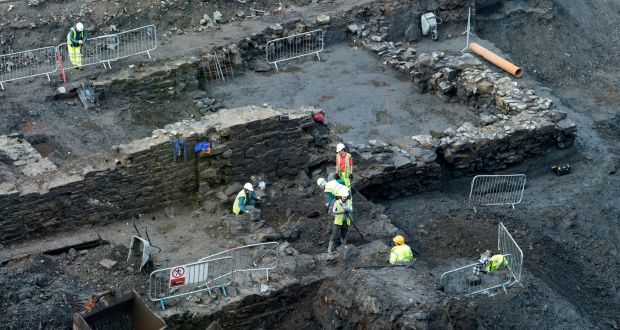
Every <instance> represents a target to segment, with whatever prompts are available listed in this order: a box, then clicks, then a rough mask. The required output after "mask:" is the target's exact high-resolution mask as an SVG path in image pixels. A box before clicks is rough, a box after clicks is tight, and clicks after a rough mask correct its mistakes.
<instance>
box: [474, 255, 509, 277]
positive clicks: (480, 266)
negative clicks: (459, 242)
mask: <svg viewBox="0 0 620 330" xmlns="http://www.w3.org/2000/svg"><path fill="white" fill-rule="evenodd" d="M490 254H491V252H490V251H486V252H485V253H483V254H481V255H480V259H478V263H477V264H476V266H475V267H474V269H473V271H474V274H475V275H480V274H481V273H490V272H493V271H496V270H498V269H500V268H502V267H507V266H508V259H507V258H506V256H505V255H503V254H501V253H497V254H494V255H493V256H492V257H490V258H489V255H490Z"/></svg>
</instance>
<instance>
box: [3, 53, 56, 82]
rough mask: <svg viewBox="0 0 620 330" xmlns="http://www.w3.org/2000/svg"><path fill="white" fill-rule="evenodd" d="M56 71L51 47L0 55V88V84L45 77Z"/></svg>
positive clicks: (54, 57)
mask: <svg viewBox="0 0 620 330" xmlns="http://www.w3.org/2000/svg"><path fill="white" fill-rule="evenodd" d="M57 70H58V63H57V62H56V48H55V47H53V46H49V47H43V48H37V49H30V50H25V51H23V52H17V53H11V54H4V55H0V88H2V90H4V85H3V84H2V83H4V82H7V81H13V80H18V79H24V78H30V77H36V76H42V75H47V79H48V80H49V79H50V77H49V74H50V73H54V72H56V71H57Z"/></svg>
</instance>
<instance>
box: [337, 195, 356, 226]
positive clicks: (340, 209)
mask: <svg viewBox="0 0 620 330" xmlns="http://www.w3.org/2000/svg"><path fill="white" fill-rule="evenodd" d="M345 208H346V209H347V210H349V213H348V214H346V213H345V212H344V210H345ZM352 212H353V203H351V199H347V201H346V202H345V203H343V202H342V199H338V200H336V201H335V202H334V215H335V216H334V224H335V225H338V226H342V224H343V222H344V220H345V219H346V220H347V226H350V225H351V217H350V214H351V213H352Z"/></svg>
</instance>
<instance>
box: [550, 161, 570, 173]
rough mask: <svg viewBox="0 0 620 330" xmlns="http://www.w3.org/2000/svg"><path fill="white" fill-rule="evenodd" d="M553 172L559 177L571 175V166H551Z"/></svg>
mask: <svg viewBox="0 0 620 330" xmlns="http://www.w3.org/2000/svg"><path fill="white" fill-rule="evenodd" d="M551 170H552V171H553V173H555V174H556V175H558V176H562V175H565V174H568V173H570V165H569V164H558V165H553V166H551Z"/></svg>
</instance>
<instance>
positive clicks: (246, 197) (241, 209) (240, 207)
mask: <svg viewBox="0 0 620 330" xmlns="http://www.w3.org/2000/svg"><path fill="white" fill-rule="evenodd" d="M253 191H254V187H252V184H251V183H249V182H248V183H246V184H245V185H243V189H241V191H240V192H239V193H238V194H237V196H236V197H235V203H234V204H233V208H232V211H233V213H234V214H243V213H248V212H250V211H251V210H252V209H254V205H255V204H256V202H257V201H260V197H258V196H256V194H255V193H253Z"/></svg>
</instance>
